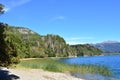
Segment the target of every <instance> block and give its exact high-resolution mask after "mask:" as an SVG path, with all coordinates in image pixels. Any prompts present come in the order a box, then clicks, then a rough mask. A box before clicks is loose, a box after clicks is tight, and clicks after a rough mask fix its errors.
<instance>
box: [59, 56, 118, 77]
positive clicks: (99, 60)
mask: <svg viewBox="0 0 120 80" xmlns="http://www.w3.org/2000/svg"><path fill="white" fill-rule="evenodd" d="M60 61H62V62H65V63H69V64H96V65H104V66H107V67H108V68H109V69H110V70H111V71H112V72H113V75H112V77H114V78H117V79H120V55H106V56H92V57H76V58H65V59H61V60H60Z"/></svg>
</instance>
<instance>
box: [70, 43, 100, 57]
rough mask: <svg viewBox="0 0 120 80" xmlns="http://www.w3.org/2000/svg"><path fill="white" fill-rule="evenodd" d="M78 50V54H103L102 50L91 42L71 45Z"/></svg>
mask: <svg viewBox="0 0 120 80" xmlns="http://www.w3.org/2000/svg"><path fill="white" fill-rule="evenodd" d="M71 47H72V48H74V49H75V50H76V51H77V53H78V54H77V56H93V55H101V53H102V51H101V50H99V49H98V48H95V47H93V46H91V45H89V44H79V45H71Z"/></svg>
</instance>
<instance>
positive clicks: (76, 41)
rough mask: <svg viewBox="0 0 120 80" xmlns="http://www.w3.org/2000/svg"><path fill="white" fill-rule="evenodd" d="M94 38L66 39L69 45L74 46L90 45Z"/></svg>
mask: <svg viewBox="0 0 120 80" xmlns="http://www.w3.org/2000/svg"><path fill="white" fill-rule="evenodd" d="M93 39H94V38H93V37H73V38H66V39H65V40H66V42H67V44H70V45H74V44H86V43H90V42H89V41H90V40H93Z"/></svg>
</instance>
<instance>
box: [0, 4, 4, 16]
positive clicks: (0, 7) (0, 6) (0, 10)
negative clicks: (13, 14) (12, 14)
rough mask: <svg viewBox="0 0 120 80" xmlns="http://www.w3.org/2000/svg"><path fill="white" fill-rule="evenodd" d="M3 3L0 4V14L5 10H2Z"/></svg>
mask: <svg viewBox="0 0 120 80" xmlns="http://www.w3.org/2000/svg"><path fill="white" fill-rule="evenodd" d="M4 7H5V6H4V5H3V4H0V14H3V13H4V12H5V11H4Z"/></svg>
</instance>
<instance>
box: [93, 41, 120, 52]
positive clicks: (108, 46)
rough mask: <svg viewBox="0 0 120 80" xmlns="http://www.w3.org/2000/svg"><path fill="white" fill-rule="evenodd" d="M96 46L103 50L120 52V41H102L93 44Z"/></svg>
mask: <svg viewBox="0 0 120 80" xmlns="http://www.w3.org/2000/svg"><path fill="white" fill-rule="evenodd" d="M92 45H93V46H94V47H96V48H99V49H101V50H102V51H103V52H111V53H112V52H113V53H114V52H116V53H118V52H120V42H117V41H105V42H101V43H96V44H92Z"/></svg>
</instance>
